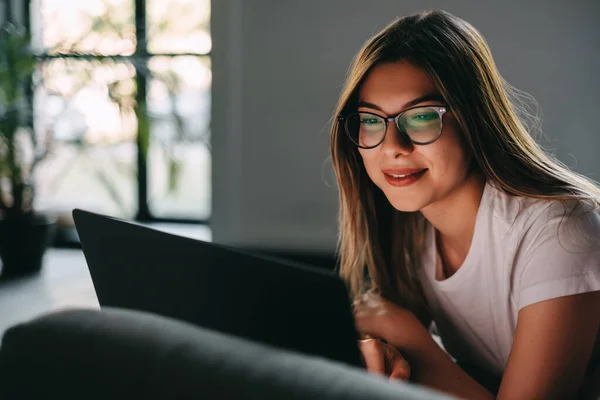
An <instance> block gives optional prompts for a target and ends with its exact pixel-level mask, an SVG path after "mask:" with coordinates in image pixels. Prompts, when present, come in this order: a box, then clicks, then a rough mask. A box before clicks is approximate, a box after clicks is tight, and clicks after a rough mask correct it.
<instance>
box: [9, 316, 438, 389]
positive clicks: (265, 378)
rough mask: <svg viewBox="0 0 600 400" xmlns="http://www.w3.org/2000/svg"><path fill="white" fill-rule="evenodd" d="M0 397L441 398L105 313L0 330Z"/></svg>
mask: <svg viewBox="0 0 600 400" xmlns="http://www.w3.org/2000/svg"><path fill="white" fill-rule="evenodd" d="M323 340H335V338H328V337H325V336H324V337H323ZM0 391H3V392H1V393H0V398H7V399H10V398H19V399H21V398H32V397H35V398H50V397H52V398H55V397H57V396H58V397H59V398H65V397H78V398H86V399H89V398H115V397H117V398H144V399H158V398H161V399H192V398H194V399H233V398H255V399H310V398H318V399H442V398H448V397H445V396H442V395H440V394H437V393H435V392H433V391H429V390H424V389H421V388H418V387H416V386H413V385H410V384H404V383H391V382H389V381H388V380H387V379H385V378H382V377H378V376H374V375H371V374H367V373H366V372H364V371H363V370H361V369H358V368H352V367H347V366H345V365H341V364H337V363H333V362H330V361H328V360H325V359H320V358H317V357H309V356H305V355H300V354H295V353H291V352H287V351H281V350H278V349H275V348H272V347H267V346H264V345H261V344H258V343H254V342H250V341H246V340H243V339H241V338H236V337H232V336H227V335H223V334H221V333H217V332H213V331H210V330H207V329H203V328H199V327H197V326H193V325H190V324H187V323H183V322H181V321H176V320H172V319H169V318H164V317H160V316H157V315H152V314H148V313H142V312H137V311H128V310H118V309H106V308H104V309H103V310H102V311H100V310H67V311H61V312H57V313H53V314H50V315H46V316H43V317H40V318H37V319H35V320H33V321H31V322H28V323H26V324H22V325H18V326H16V327H13V328H11V329H9V330H8V331H7V332H6V334H5V336H4V338H3V341H2V347H1V348H0Z"/></svg>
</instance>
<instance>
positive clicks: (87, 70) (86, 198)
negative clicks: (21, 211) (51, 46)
mask: <svg viewBox="0 0 600 400" xmlns="http://www.w3.org/2000/svg"><path fill="white" fill-rule="evenodd" d="M40 75H41V78H42V79H41V82H40V84H39V85H38V86H37V88H36V91H35V97H34V113H35V115H34V118H35V127H36V133H37V135H39V136H43V137H46V136H48V135H49V136H50V137H51V140H50V143H51V145H50V148H49V155H48V157H47V158H46V159H45V160H44V161H43V162H42V163H40V165H39V168H38V169H37V171H36V176H35V177H36V189H37V195H38V196H37V203H36V206H37V207H39V208H41V209H52V210H62V211H68V210H70V209H72V208H73V207H82V208H88V209H93V210H96V211H98V212H105V213H107V214H111V215H116V216H122V217H132V216H133V215H134V212H135V210H136V207H135V206H136V205H137V204H136V202H137V200H136V199H137V197H136V188H137V185H136V175H137V169H136V154H137V151H136V134H137V120H136V117H135V113H134V111H133V106H134V97H133V96H134V93H135V69H134V68H133V66H132V65H131V64H129V63H126V62H116V61H113V60H110V59H106V60H102V61H101V60H93V61H88V60H73V59H54V60H50V61H46V62H45V63H44V64H43V66H42V67H41V71H40Z"/></svg>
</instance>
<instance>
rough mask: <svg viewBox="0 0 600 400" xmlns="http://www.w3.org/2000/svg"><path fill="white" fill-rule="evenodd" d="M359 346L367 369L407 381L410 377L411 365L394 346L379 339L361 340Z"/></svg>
mask: <svg viewBox="0 0 600 400" xmlns="http://www.w3.org/2000/svg"><path fill="white" fill-rule="evenodd" d="M358 347H359V349H360V352H361V353H362V357H363V361H364V364H365V367H366V368H367V371H369V372H372V373H376V374H380V375H383V376H389V377H390V379H400V380H403V381H407V380H408V379H409V378H410V365H408V362H407V361H406V360H405V359H404V357H402V355H401V354H400V352H399V351H398V350H396V349H395V348H394V347H393V346H390V345H389V344H387V343H383V342H382V341H381V340H379V339H366V340H359V341H358Z"/></svg>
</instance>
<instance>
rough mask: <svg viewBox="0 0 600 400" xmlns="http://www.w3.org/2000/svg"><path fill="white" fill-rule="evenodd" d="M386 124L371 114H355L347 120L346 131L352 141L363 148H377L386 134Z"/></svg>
mask: <svg viewBox="0 0 600 400" xmlns="http://www.w3.org/2000/svg"><path fill="white" fill-rule="evenodd" d="M385 125H386V122H385V120H383V119H382V118H381V117H379V116H377V115H374V114H370V113H362V112H361V113H355V114H351V115H349V116H348V118H347V120H346V131H347V132H348V135H349V136H350V138H351V139H352V141H353V142H354V143H355V144H357V145H359V146H361V147H373V146H377V145H378V144H379V143H380V142H381V140H382V139H383V136H384V134H385Z"/></svg>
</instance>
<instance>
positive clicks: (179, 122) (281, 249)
mask: <svg viewBox="0 0 600 400" xmlns="http://www.w3.org/2000/svg"><path fill="white" fill-rule="evenodd" d="M1 4H2V6H1V7H0V23H2V24H3V26H7V24H9V25H14V26H18V27H21V28H22V29H23V30H24V31H26V32H27V33H28V34H29V35H30V43H31V46H32V49H33V51H34V54H35V55H36V56H35V60H36V63H35V68H34V71H33V73H32V74H31V83H32V84H31V85H30V86H29V88H28V89H27V90H26V91H25V92H26V93H25V96H24V98H25V99H26V104H27V105H28V107H29V108H28V109H29V110H30V114H31V118H30V120H31V123H30V124H29V125H30V133H31V135H32V137H33V138H36V140H34V142H35V144H36V146H39V147H40V149H39V154H40V155H41V156H43V157H40V160H39V163H37V166H36V169H35V172H34V173H32V182H33V183H32V185H34V187H35V197H34V208H35V209H36V210H38V211H40V212H44V213H47V214H48V215H52V216H55V217H56V231H55V234H54V235H53V240H52V246H51V248H50V249H49V250H48V251H47V252H46V254H45V257H44V259H43V265H42V268H41V270H40V271H39V272H38V273H36V274H33V275H28V276H23V277H19V278H18V279H11V280H10V281H7V282H2V283H0V332H1V331H2V330H3V329H5V328H6V327H7V326H10V325H11V324H13V323H16V322H18V321H21V320H25V319H27V318H30V317H32V316H34V315H36V314H39V313H40V312H44V311H48V310H52V309H56V308H60V307H64V306H72V305H84V306H85V305H92V306H97V301H96V299H95V295H94V291H93V287H92V285H91V281H90V279H89V274H88V272H87V268H86V264H85V260H84V259H83V256H82V254H81V251H80V249H79V248H78V240H77V235H76V233H75V231H74V229H73V223H72V219H71V217H70V214H71V211H72V209H73V208H76V207H78V208H84V209H87V210H91V211H97V212H101V213H104V214H109V215H113V216H117V217H122V218H126V219H131V220H135V221H138V222H141V223H144V224H148V225H150V226H153V227H156V228H158V229H164V230H168V231H172V232H175V233H178V234H182V235H186V236H192V237H196V238H201V239H204V240H213V241H215V242H218V243H226V244H231V245H236V246H242V247H244V248H248V249H252V250H254V251H258V252H266V253H274V254H277V255H281V256H285V257H289V258H294V259H299V260H303V261H306V262H310V263H312V264H315V265H318V266H321V267H323V268H328V269H332V268H333V267H334V265H335V260H336V258H335V249H336V243H337V225H336V218H337V189H336V184H335V181H334V177H333V173H332V170H331V166H330V163H329V160H328V156H329V127H330V121H331V117H332V112H333V110H334V107H335V103H336V101H337V96H338V94H339V92H340V89H341V85H342V84H343V81H344V78H345V76H346V72H347V70H348V67H349V65H350V62H351V60H352V57H353V56H354V54H355V53H356V52H357V50H358V49H359V48H360V46H361V45H362V44H363V43H364V42H365V41H366V40H367V39H368V38H369V37H370V36H372V35H373V34H375V33H376V32H377V31H378V30H380V29H381V28H383V27H384V26H385V25H387V24H388V23H389V22H391V21H392V20H393V19H394V18H395V17H396V16H400V15H404V14H407V13H412V12H415V11H421V10H424V9H428V8H442V9H445V10H447V11H449V12H451V13H453V14H455V15H457V16H459V17H461V18H463V19H465V20H467V21H468V22H470V23H471V24H473V25H474V26H475V27H476V28H478V29H479V30H480V31H481V32H482V34H483V35H484V36H485V37H486V39H487V41H488V43H489V45H490V47H491V50H492V53H493V55H494V57H495V60H496V62H497V65H498V67H499V69H500V72H501V73H502V75H503V76H504V78H506V79H507V80H508V81H509V82H510V83H511V84H513V85H514V86H516V87H517V88H519V89H521V90H524V91H525V92H527V93H529V94H531V95H532V96H533V97H534V98H535V99H536V100H537V102H538V104H539V107H540V110H539V112H540V117H541V118H542V122H541V130H542V132H543V137H541V138H540V141H542V144H543V145H544V146H545V147H547V148H549V149H551V150H552V151H553V152H554V153H555V154H556V155H557V157H558V158H559V159H561V160H562V161H564V162H565V163H566V164H567V165H569V166H571V167H573V168H574V169H575V170H577V171H579V172H581V173H584V174H586V175H588V176H590V177H591V178H593V179H595V180H598V179H599V177H600V159H599V158H598V150H600V135H599V134H598V123H597V115H598V111H597V110H598V108H599V106H600V101H599V100H598V93H600V80H599V79H600V78H599V77H598V74H597V71H596V70H597V66H598V65H600V47H599V46H598V45H597V39H598V38H599V37H600V26H599V25H598V24H597V19H598V17H600V2H598V1H596V0H574V1H573V0H572V1H567V0H552V1H546V0H528V1H522V0H504V1H479V0H444V1H441V0H438V1H436V0H406V1H395V0H374V1H370V2H368V3H366V2H364V1H361V0H343V1H342V0H328V1H321V0H302V1H280V0H245V1H242V0H213V1H210V0H86V1H79V0H30V1H26V0H12V1H10V0H3V1H2V3H1ZM34 150H35V151H34V153H35V152H36V151H38V150H36V149H34ZM35 154H38V153H35ZM2 179H4V177H2ZM3 184H4V183H3V182H0V188H1V187H2V185H3Z"/></svg>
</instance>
